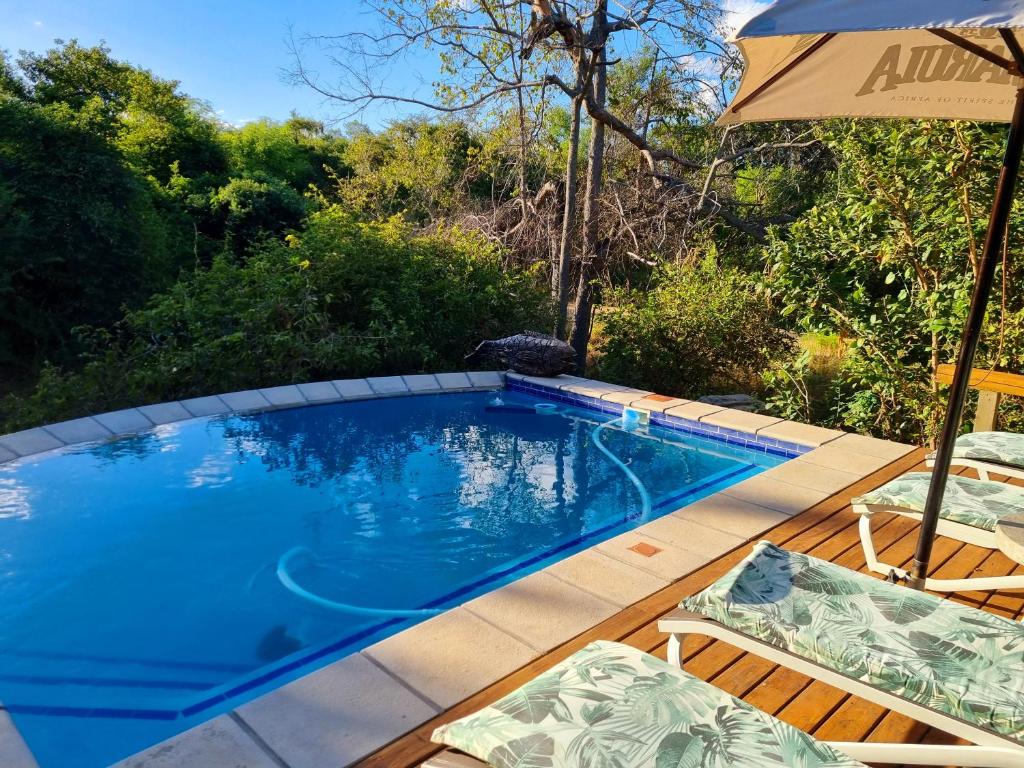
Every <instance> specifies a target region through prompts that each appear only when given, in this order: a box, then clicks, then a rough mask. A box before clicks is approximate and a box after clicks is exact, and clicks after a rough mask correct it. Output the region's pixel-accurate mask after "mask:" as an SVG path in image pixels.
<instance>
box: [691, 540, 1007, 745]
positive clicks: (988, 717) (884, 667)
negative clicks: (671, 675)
mask: <svg viewBox="0 0 1024 768" xmlns="http://www.w3.org/2000/svg"><path fill="white" fill-rule="evenodd" d="M681 606H682V607H683V608H685V609H686V610H689V611H693V612H695V613H700V614H703V615H704V616H707V617H709V618H711V619H714V620H715V621H718V622H719V623H721V624H725V625H727V626H729V627H732V628H733V629H735V630H737V631H739V632H742V633H743V634H745V635H749V636H751V637H756V638H758V639H760V640H763V641H765V642H768V643H771V644H772V645H775V646H778V647H780V648H784V649H786V650H788V651H790V652H791V653H794V654H797V655H798V656H802V657H804V658H806V659H808V660H810V661H813V662H815V663H817V664H820V665H821V666H823V667H827V668H829V669H833V670H835V671H837V672H840V673H842V674H844V675H847V676H848V677H852V678H855V679H857V680H862V681H864V682H865V683H868V684H869V685H873V686H875V687H877V688H881V689H883V690H886V691H889V692H890V693H893V694H895V695H897V696H901V697H902V698H904V699H907V700H909V701H913V702H916V703H918V704H921V705H922V706H925V707H929V708H931V709H934V710H938V711H940V712H944V713H946V714H948V715H952V716H954V717H958V718H960V719H962V720H965V721H967V722H969V723H972V724H974V725H977V726H979V727H981V728H985V729H987V730H990V731H993V732H995V733H998V734H1002V735H1003V736H1007V737H1009V738H1011V739H1014V740H1016V741H1018V742H1021V743H1024V627H1022V626H1021V625H1020V624H1018V623H1016V622H1014V621H1010V620H1009V619H1004V618H1002V617H1001V616H995V615H993V614H991V613H987V612H985V611H980V610H978V609H976V608H968V607H967V606H963V605H960V604H958V603H953V602H951V601H949V600H943V599H942V598H940V597H937V596H935V595H931V594H928V593H925V592H917V591H915V590H912V589H910V588H908V587H902V586H898V585H896V584H890V583H888V582H885V581H881V580H880V579H876V578H873V577H871V576H866V575H864V574H862V573H856V572H854V571H851V570H848V569H846V568H843V567H841V566H838V565H835V564H833V563H828V562H825V561H823V560H818V559H817V558H814V557H810V556H809V555H803V554H798V553H794V552H788V551H786V550H784V549H780V548H779V547H777V546H775V545H774V544H771V543H769V542H766V541H762V542H759V543H758V544H757V545H756V546H755V547H754V551H753V553H752V554H750V555H749V556H748V557H747V558H746V559H744V560H743V561H742V562H740V563H739V564H738V565H737V566H736V567H735V568H733V569H732V570H731V571H729V573H727V574H726V575H724V576H723V577H722V578H720V579H719V580H718V581H716V582H715V583H714V584H712V585H711V586H710V587H708V588H707V589H705V590H704V591H703V592H700V593H698V594H696V595H693V596H692V597H689V598H687V599H686V600H684V601H683V602H682V603H681Z"/></svg>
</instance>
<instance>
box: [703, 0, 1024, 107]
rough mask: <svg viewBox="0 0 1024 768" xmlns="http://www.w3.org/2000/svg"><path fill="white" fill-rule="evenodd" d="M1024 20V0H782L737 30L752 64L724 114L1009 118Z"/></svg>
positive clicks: (1014, 93) (744, 54)
mask: <svg viewBox="0 0 1024 768" xmlns="http://www.w3.org/2000/svg"><path fill="white" fill-rule="evenodd" d="M1021 27H1024V3H1022V2H1011V1H1010V0H932V1H931V2H899V1H898V0H788V1H787V0H780V2H778V3H776V4H775V5H773V6H772V7H771V8H769V9H768V10H766V11H765V12H764V13H762V14H760V15H759V16H755V17H754V18H752V19H751V20H750V21H749V22H747V23H746V24H745V25H744V26H743V27H742V28H741V29H740V30H739V31H738V32H737V33H736V36H735V40H734V42H735V43H736V44H737V45H738V46H739V48H740V50H741V52H742V53H743V57H744V59H745V60H746V63H747V66H746V68H745V71H744V74H743V81H742V83H741V85H740V89H739V91H738V92H737V94H736V97H735V99H734V100H733V103H732V105H731V106H730V108H729V109H728V110H726V112H725V113H724V114H723V115H722V118H721V119H720V121H719V122H720V123H722V124H732V123H741V122H754V121H762V120H795V119H804V120H806V119H816V118H824V117H920V118H962V119H966V120H991V121H1001V122H1009V120H1010V117H1011V115H1012V114H1013V104H1014V99H1015V97H1016V94H1017V87H1018V85H1019V83H1018V79H1017V78H1016V77H1014V76H1013V75H1011V74H1010V72H1009V69H1011V68H1012V67H1011V66H1010V65H1012V64H1013V63H1014V55H1015V52H1014V51H1013V50H1012V48H1013V47H1014V46H1016V47H1017V48H1018V51H1019V49H1020V44H1018V43H1017V37H1016V33H1015V32H1012V30H1016V29H1018V28H1021ZM1001 30H1007V31H1011V32H1010V34H1011V40H1012V42H1010V41H1008V40H1007V39H1005V38H1004V36H1003V34H1002V32H1001ZM1021 40H1024V35H1021Z"/></svg>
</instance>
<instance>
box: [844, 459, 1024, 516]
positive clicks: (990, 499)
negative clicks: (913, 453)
mask: <svg viewBox="0 0 1024 768" xmlns="http://www.w3.org/2000/svg"><path fill="white" fill-rule="evenodd" d="M931 479H932V475H931V473H930V472H908V473H907V474H905V475H901V476H899V477H897V478H896V479H895V480H890V481H889V482H888V483H886V484H885V485H883V486H882V487H881V488H876V489H875V490H873V491H870V492H868V493H865V494H864V495H863V496H858V497H857V498H855V499H854V500H853V503H854V504H866V505H869V506H872V507H883V508H885V509H887V510H891V511H893V512H899V511H901V510H905V511H908V512H916V513H917V514H921V513H922V512H923V511H924V501H925V499H926V498H927V496H928V484H929V483H930V482H931ZM1021 513H1024V488H1019V487H1017V486H1015V485H1010V484H1009V483H997V482H995V481H994V480H975V479H974V478H971V477H961V476H959V475H950V476H949V479H948V480H947V481H946V494H945V496H944V497H943V499H942V507H940V508H939V516H940V517H942V518H944V519H946V520H950V521H952V522H955V523H962V524H964V525H970V526H972V527H974V528H980V529H982V530H984V531H994V530H995V529H996V523H998V522H999V520H1000V519H1002V518H1003V517H1006V516H1007V515H1019V514H1021Z"/></svg>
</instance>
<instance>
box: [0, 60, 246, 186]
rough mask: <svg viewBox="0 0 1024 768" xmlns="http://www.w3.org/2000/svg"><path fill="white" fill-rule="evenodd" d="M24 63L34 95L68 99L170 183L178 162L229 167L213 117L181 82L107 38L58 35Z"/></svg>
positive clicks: (145, 168)
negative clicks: (121, 53) (117, 50)
mask: <svg viewBox="0 0 1024 768" xmlns="http://www.w3.org/2000/svg"><path fill="white" fill-rule="evenodd" d="M18 65H19V67H20V69H21V71H22V73H23V74H24V77H25V80H26V81H27V83H28V85H29V90H30V93H31V98H32V100H33V101H35V102H36V103H37V104H41V105H43V106H49V105H58V104H62V105H64V106H66V107H67V108H68V109H69V110H71V111H72V112H74V113H75V114H77V115H78V116H79V119H80V120H81V121H82V123H83V125H88V126H89V127H90V130H92V131H93V132H95V133H97V134H99V135H103V136H105V137H107V138H108V139H109V140H110V141H111V143H113V144H114V145H115V146H116V147H117V148H118V149H119V150H120V151H121V152H122V153H123V154H124V156H125V158H126V159H127V160H128V163H129V164H130V165H131V166H132V167H133V168H135V169H136V170H138V171H139V173H141V174H142V175H143V176H151V177H153V178H154V179H156V180H157V181H158V182H159V183H161V184H166V183H167V182H168V181H169V180H170V178H171V175H172V170H171V167H172V165H175V166H176V168H177V172H178V173H180V174H181V175H184V176H187V177H189V178H192V177H197V176H200V175H202V174H206V173H217V174H222V173H223V172H224V171H225V170H226V164H225V159H224V155H223V152H222V150H221V147H220V144H219V143H218V141H217V136H216V127H215V125H214V124H213V121H212V120H211V119H209V116H208V115H206V114H205V108H204V107H203V106H202V105H200V104H197V103H196V102H194V101H193V100H192V99H189V98H188V97H187V96H185V95H183V94H181V93H180V92H179V91H178V83H177V82H176V81H173V80H161V79H160V78H158V77H156V76H154V75H153V74H152V73H150V72H148V71H146V70H143V69H139V68H138V67H133V66H131V65H130V64H127V63H125V62H121V61H117V60H116V59H114V58H113V57H112V56H111V55H110V49H109V48H107V47H105V46H103V45H99V46H93V47H89V48H86V47H83V46H81V45H79V44H78V41H76V40H70V41H68V42H67V43H65V42H63V41H61V40H58V41H57V47H55V48H52V49H50V50H49V51H47V52H46V53H43V54H35V53H29V52H24V53H22V55H21V57H20V58H19V60H18Z"/></svg>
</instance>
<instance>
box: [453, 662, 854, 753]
mask: <svg viewBox="0 0 1024 768" xmlns="http://www.w3.org/2000/svg"><path fill="white" fill-rule="evenodd" d="M433 739H434V741H435V742H437V743H440V744H446V745H448V746H450V747H455V748H456V749H460V750H462V751H463V752H466V753H467V754H470V755H472V756H474V757H476V758H479V759H480V760H483V761H485V762H487V763H489V764H490V765H492V766H494V768H772V766H779V767H780V768H781V767H782V766H786V768H854V767H855V766H861V768H863V766H862V764H861V763H859V762H857V761H856V760H854V759H852V758H850V757H848V756H846V755H844V754H842V753H840V752H837V751H836V750H834V749H832V748H831V747H829V746H827V745H825V744H822V743H821V742H819V741H816V740H814V739H813V738H811V737H810V736H808V735H807V734H805V733H803V732H802V731H799V730H797V729H796V728H793V727H792V726H790V725H786V724H785V723H783V722H781V721H779V720H776V719H775V718H773V717H771V716H770V715H767V714H765V713H764V712H761V711H760V710H758V709H755V708H754V707H752V706H750V705H749V704H746V703H744V702H742V701H740V700H739V699H735V698H733V697H732V696H730V695H729V694H727V693H725V692H724V691H721V690H719V689H718V688H715V687H714V686H712V685H710V684H709V683H706V682H704V681H703V680H700V679H699V678H696V677H694V676H693V675H690V674H688V673H686V672H683V671H682V670H679V669H676V668H675V667H673V666H672V665H670V664H667V663H665V662H664V661H661V660H660V659H657V658H655V657H654V656H651V655H649V654H646V653H643V652H642V651H638V650H637V649H635V648H631V647H630V646H628V645H622V644H620V643H610V642H596V643H591V644H590V645H588V646H587V647H586V648H584V649H583V650H582V651H579V652H578V653H575V654H573V655H572V656H570V657H569V658H568V659H566V660H565V661H563V662H562V663H561V664H558V665H557V666H555V667H553V668H552V669H551V670H550V671H549V672H545V673H544V674H542V675H540V676H539V677H537V678H534V679H533V680H532V681H531V682H529V683H527V684H526V685H524V686H523V687H522V688H520V689H519V690H517V691H514V692H513V693H510V694H509V695H508V696H505V697H504V698H502V699H500V700H499V701H496V702H495V703H494V704H492V705H491V706H489V707H486V708H484V709H482V710H480V711H479V712H477V713H476V714H473V715H470V716H468V717H464V718H462V719H461V720H457V721H455V722H454V723H450V724H448V725H444V726H441V727H440V728H438V729H437V730H436V731H434V736H433Z"/></svg>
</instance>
